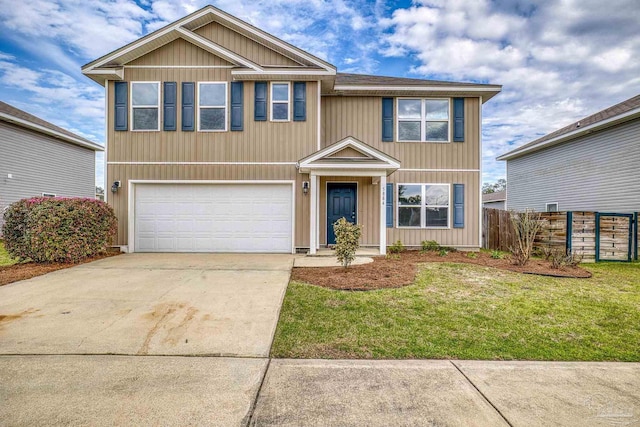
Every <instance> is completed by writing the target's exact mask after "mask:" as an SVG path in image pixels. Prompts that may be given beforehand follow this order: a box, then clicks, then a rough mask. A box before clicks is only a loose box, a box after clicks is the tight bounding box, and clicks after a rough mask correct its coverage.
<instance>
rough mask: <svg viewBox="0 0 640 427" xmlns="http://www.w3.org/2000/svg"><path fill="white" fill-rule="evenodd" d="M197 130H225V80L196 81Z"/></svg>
mask: <svg viewBox="0 0 640 427" xmlns="http://www.w3.org/2000/svg"><path fill="white" fill-rule="evenodd" d="M198 130H199V131H210V132H213V131H226V130H227V82H198Z"/></svg>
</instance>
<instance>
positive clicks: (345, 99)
mask: <svg viewBox="0 0 640 427" xmlns="http://www.w3.org/2000/svg"><path fill="white" fill-rule="evenodd" d="M451 104H452V105H451V108H453V102H451ZM479 108H480V102H479V99H478V98H466V99H465V128H464V135H465V141H464V142H463V143H454V142H451V143H433V142H428V143H427V142H382V98H381V97H374V96H323V97H322V130H321V132H322V135H321V141H322V147H323V148H324V147H326V146H328V145H331V144H333V143H335V142H338V141H340V140H342V139H343V138H346V137H348V136H352V137H354V138H356V139H359V140H360V141H362V142H364V143H365V144H368V145H371V146H372V147H375V148H377V149H378V150H380V151H383V152H385V153H387V154H388V155H390V156H392V157H394V158H396V159H398V160H400V162H401V163H402V168H403V169H479V168H480V161H481V159H480V149H479V145H480V136H479V130H480V126H479V119H480V110H479ZM450 117H453V113H452V112H451V113H450ZM394 120H395V111H394ZM450 125H451V120H450ZM396 130H397V123H395V122H394V140H395V132H396Z"/></svg>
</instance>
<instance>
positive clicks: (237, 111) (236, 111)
mask: <svg viewBox="0 0 640 427" xmlns="http://www.w3.org/2000/svg"><path fill="white" fill-rule="evenodd" d="M243 99H244V85H243V83H242V82H231V130H232V131H241V130H242V129H243V126H244V107H243Z"/></svg>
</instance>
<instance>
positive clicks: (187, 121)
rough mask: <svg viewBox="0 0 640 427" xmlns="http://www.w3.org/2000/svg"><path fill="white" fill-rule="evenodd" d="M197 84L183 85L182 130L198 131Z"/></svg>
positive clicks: (188, 83)
mask: <svg viewBox="0 0 640 427" xmlns="http://www.w3.org/2000/svg"><path fill="white" fill-rule="evenodd" d="M195 100H196V84H195V83H193V82H183V83H182V130H183V131H187V132H193V131H194V130H196V119H195V116H196V105H195Z"/></svg>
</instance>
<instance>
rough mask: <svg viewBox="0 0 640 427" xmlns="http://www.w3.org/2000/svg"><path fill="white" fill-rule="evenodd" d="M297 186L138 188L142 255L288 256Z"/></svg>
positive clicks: (138, 241)
mask: <svg viewBox="0 0 640 427" xmlns="http://www.w3.org/2000/svg"><path fill="white" fill-rule="evenodd" d="M291 193H292V192H291V184H136V185H135V228H134V235H135V247H134V251H136V252H283V253H290V252H291V247H292V242H291V239H292V236H291V233H292V221H293V218H292V205H293V200H292V194H291Z"/></svg>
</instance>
